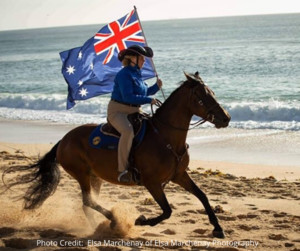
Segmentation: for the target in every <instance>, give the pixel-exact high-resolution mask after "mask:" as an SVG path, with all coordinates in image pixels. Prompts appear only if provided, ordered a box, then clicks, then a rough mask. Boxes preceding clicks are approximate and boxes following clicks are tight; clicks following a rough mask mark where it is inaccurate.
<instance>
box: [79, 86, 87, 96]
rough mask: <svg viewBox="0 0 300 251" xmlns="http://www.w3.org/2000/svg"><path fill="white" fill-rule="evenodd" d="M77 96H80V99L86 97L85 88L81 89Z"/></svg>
mask: <svg viewBox="0 0 300 251" xmlns="http://www.w3.org/2000/svg"><path fill="white" fill-rule="evenodd" d="M79 94H80V95H81V97H86V95H87V94H88V91H87V89H86V88H81V89H80V91H79Z"/></svg>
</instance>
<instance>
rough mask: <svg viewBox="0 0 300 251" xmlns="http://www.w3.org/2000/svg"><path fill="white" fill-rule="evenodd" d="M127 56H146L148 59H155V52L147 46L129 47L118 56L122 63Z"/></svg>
mask: <svg viewBox="0 0 300 251" xmlns="http://www.w3.org/2000/svg"><path fill="white" fill-rule="evenodd" d="M126 55H130V56H139V55H142V56H145V57H148V58H152V57H153V51H152V49H151V48H150V47H147V46H144V47H143V46H140V45H132V46H129V47H128V48H127V49H124V50H121V51H120V52H119V54H118V59H119V60H120V61H121V62H122V60H123V59H124V57H125V56H126Z"/></svg>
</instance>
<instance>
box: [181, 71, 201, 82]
mask: <svg viewBox="0 0 300 251" xmlns="http://www.w3.org/2000/svg"><path fill="white" fill-rule="evenodd" d="M183 73H184V75H185V77H186V78H187V80H189V81H191V82H195V81H198V80H197V79H196V77H195V76H194V75H192V74H189V73H187V72H185V71H184V72H183Z"/></svg>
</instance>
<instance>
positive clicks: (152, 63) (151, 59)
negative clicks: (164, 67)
mask: <svg viewBox="0 0 300 251" xmlns="http://www.w3.org/2000/svg"><path fill="white" fill-rule="evenodd" d="M133 7H134V10H135V12H136V16H137V19H138V21H139V24H140V26H141V30H142V34H143V37H144V39H145V45H146V46H148V43H147V39H146V36H145V33H144V29H143V26H142V23H141V20H140V17H139V14H138V12H137V8H136V7H135V5H134V6H133ZM150 61H151V65H152V67H153V69H154V72H155V76H156V79H158V74H157V71H156V68H155V65H154V62H153V58H150ZM160 90H161V93H162V95H163V97H164V100H166V97H165V94H164V91H163V89H162V87H161V88H160Z"/></svg>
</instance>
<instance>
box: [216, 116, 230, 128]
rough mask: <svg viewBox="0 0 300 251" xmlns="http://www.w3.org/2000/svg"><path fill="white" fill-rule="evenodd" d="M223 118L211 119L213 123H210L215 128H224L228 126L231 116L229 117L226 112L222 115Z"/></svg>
mask: <svg viewBox="0 0 300 251" xmlns="http://www.w3.org/2000/svg"><path fill="white" fill-rule="evenodd" d="M224 115H225V116H224V117H222V118H218V117H213V121H212V123H213V124H214V125H215V127H216V128H218V129H219V128H224V127H227V126H228V125H229V122H230V120H231V116H230V115H229V113H228V112H226V113H225V114H224Z"/></svg>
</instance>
